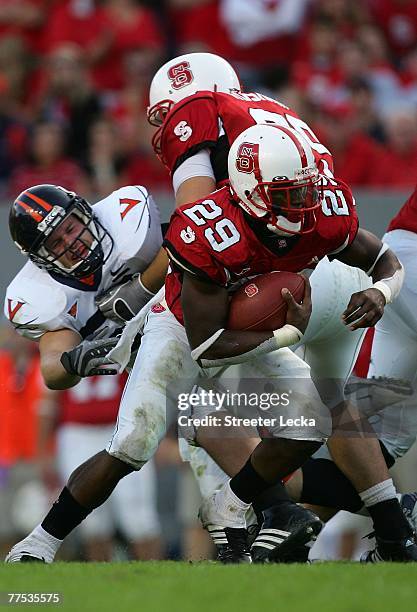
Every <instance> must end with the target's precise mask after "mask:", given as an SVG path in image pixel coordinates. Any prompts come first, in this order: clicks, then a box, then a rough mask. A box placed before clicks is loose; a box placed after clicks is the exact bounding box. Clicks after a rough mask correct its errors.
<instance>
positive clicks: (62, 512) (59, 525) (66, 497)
mask: <svg viewBox="0 0 417 612" xmlns="http://www.w3.org/2000/svg"><path fill="white" fill-rule="evenodd" d="M91 511H92V510H87V508H84V507H83V506H81V505H80V504H79V503H78V502H77V501H76V500H75V499H74V498H73V496H72V495H71V493H70V492H69V490H68V489H67V487H64V488H63V489H62V491H61V493H60V495H59V497H58V499H57V500H56V502H55V503H54V504H53V506H52V508H51V509H50V511H49V512H48V514H47V515H46V517H45V518H44V520H43V521H42V523H41V527H42V528H43V529H44V530H45V531H46V532H47V533H48V534H50V535H52V536H53V537H54V538H58V539H59V540H63V539H64V538H65V537H66V536H67V535H68V534H69V533H70V532H71V531H72V530H73V529H74V528H75V527H77V525H79V524H80V523H81V522H82V521H83V520H84V519H85V518H86V517H87V516H88V515H89V514H90V512H91Z"/></svg>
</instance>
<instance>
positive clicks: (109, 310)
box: [95, 274, 153, 324]
mask: <svg viewBox="0 0 417 612" xmlns="http://www.w3.org/2000/svg"><path fill="white" fill-rule="evenodd" d="M151 297H153V293H151V292H150V291H148V290H147V289H146V288H145V287H144V286H143V284H142V283H141V282H140V274H136V275H135V276H134V277H133V278H132V279H131V280H129V281H127V282H126V283H123V284H122V285H119V286H118V287H113V288H112V289H109V291H107V292H106V293H103V294H102V295H99V296H97V297H96V300H95V301H96V306H97V307H98V308H99V310H100V311H101V312H102V313H103V315H104V316H105V317H106V319H110V320H111V321H115V322H116V323H122V324H124V323H126V321H130V319H133V317H134V316H135V315H136V314H137V313H138V312H139V310H140V309H141V308H142V306H144V305H145V304H146V302H148V301H149V300H150V299H151Z"/></svg>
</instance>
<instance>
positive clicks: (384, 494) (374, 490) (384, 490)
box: [359, 478, 397, 508]
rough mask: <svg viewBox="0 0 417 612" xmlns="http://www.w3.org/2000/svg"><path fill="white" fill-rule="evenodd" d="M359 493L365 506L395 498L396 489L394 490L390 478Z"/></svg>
mask: <svg viewBox="0 0 417 612" xmlns="http://www.w3.org/2000/svg"><path fill="white" fill-rule="evenodd" d="M359 495H360V498H361V500H362V501H363V503H364V504H365V506H366V507H367V508H369V506H375V504H379V503H380V502H383V501H386V500H388V499H397V491H396V490H395V487H394V483H393V482H392V478H388V479H387V480H384V481H383V482H378V484H376V485H374V486H373V487H370V488H369V489H366V490H365V491H362V493H359Z"/></svg>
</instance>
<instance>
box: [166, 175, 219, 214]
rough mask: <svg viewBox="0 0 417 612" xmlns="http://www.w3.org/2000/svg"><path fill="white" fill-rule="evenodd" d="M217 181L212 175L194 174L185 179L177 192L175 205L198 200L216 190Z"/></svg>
mask: <svg viewBox="0 0 417 612" xmlns="http://www.w3.org/2000/svg"><path fill="white" fill-rule="evenodd" d="M215 189H216V182H215V180H214V178H213V177H211V176H193V177H191V178H188V179H186V180H185V181H183V182H182V183H181V184H180V185H179V187H178V189H177V190H176V193H175V206H176V207H177V208H178V207H179V206H182V205H183V204H187V203H188V202H196V201H197V200H201V199H202V198H205V197H206V196H207V195H208V194H209V193H212V191H215Z"/></svg>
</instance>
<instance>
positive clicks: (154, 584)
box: [0, 561, 417, 612]
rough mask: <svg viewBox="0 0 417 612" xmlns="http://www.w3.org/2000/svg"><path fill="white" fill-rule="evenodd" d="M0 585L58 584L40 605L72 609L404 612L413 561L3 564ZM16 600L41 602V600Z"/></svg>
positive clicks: (46, 588)
mask: <svg viewBox="0 0 417 612" xmlns="http://www.w3.org/2000/svg"><path fill="white" fill-rule="evenodd" d="M0 591H3V592H32V593H41V592H43V593H51V592H60V593H62V595H63V603H62V604H55V605H54V604H48V605H47V606H46V607H48V608H49V609H51V608H54V607H55V608H58V609H59V610H71V611H73V612H84V610H94V611H100V612H101V611H103V612H104V611H107V610H109V611H110V610H111V611H112V612H124V611H125V610H129V611H130V610H132V611H133V610H135V611H136V612H141V611H148V610H149V611H152V612H154V611H159V610H167V611H172V612H176V611H177V610H178V611H181V612H200V611H206V610H210V611H211V610H213V611H214V610H215V611H216V612H223V611H224V612H226V611H227V612H231V611H235V610H236V611H238V612H245V611H246V610H251V611H253V612H267V610H270V611H271V612H273V611H275V610H282V611H283V612H292V611H294V612H316V611H317V612H319V611H320V612H371V611H372V612H373V611H374V610H375V611H377V612H385V611H386V612H388V611H389V612H400V611H401V612H402V611H405V610H410V609H411V610H413V609H416V604H417V567H416V566H415V565H414V566H410V565H408V566H407V565H395V564H380V565H375V566H363V565H362V566H361V565H359V564H350V563H323V564H314V565H292V566H289V565H287V566H286V565H281V566H279V565H275V566H272V565H271V566H262V567H261V566H255V565H254V566H234V567H224V566H220V565H217V564H214V563H195V564H188V563H177V562H169V561H168V562H153V563H149V562H148V563H138V562H135V563H108V564H107V563H88V564H86V563H55V564H53V565H49V566H44V565H37V564H36V565H35V564H26V565H9V566H8V565H3V566H2V567H1V569H0ZM18 607H19V608H31V609H32V608H33V607H37V608H38V609H39V608H43V607H45V604H43V605H41V604H37V605H36V606H34V605H29V604H25V605H23V604H22V605H19V606H18Z"/></svg>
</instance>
